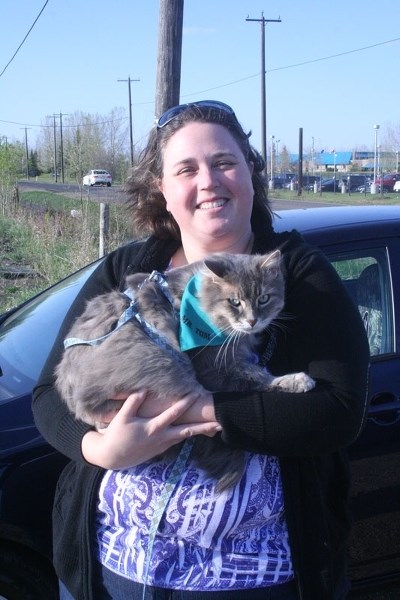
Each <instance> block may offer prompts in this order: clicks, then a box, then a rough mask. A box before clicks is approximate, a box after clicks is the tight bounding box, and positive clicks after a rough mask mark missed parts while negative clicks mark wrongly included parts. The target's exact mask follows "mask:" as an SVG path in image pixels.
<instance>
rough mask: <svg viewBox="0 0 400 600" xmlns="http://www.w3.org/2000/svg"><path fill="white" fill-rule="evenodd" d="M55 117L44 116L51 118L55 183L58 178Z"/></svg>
mask: <svg viewBox="0 0 400 600" xmlns="http://www.w3.org/2000/svg"><path fill="white" fill-rule="evenodd" d="M56 117H57V115H54V114H53V115H52V117H50V116H48V117H46V118H47V119H51V118H53V143H54V150H53V163H54V181H55V182H56V183H57V180H58V176H57V130H56Z"/></svg>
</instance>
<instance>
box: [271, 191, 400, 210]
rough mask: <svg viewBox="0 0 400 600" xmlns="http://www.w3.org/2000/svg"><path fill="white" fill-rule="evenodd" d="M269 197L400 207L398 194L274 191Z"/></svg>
mask: <svg viewBox="0 0 400 600" xmlns="http://www.w3.org/2000/svg"><path fill="white" fill-rule="evenodd" d="M269 196H270V197H271V198H273V199H275V200H305V201H307V202H316V203H317V202H323V203H324V204H341V205H362V206H368V205H373V204H396V205H400V194H395V193H391V194H368V193H367V194H360V193H356V192H352V193H351V194H349V193H346V194H342V193H339V192H338V193H336V194H334V193H333V192H322V193H321V192H318V193H316V194H315V193H314V192H310V191H304V190H303V191H302V193H301V195H300V196H299V195H298V193H297V192H296V191H291V190H286V189H284V190H274V191H273V192H269Z"/></svg>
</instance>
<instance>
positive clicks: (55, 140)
mask: <svg viewBox="0 0 400 600" xmlns="http://www.w3.org/2000/svg"><path fill="white" fill-rule="evenodd" d="M53 137H54V176H55V178H56V179H55V181H56V183H57V179H58V178H57V132H56V115H53Z"/></svg>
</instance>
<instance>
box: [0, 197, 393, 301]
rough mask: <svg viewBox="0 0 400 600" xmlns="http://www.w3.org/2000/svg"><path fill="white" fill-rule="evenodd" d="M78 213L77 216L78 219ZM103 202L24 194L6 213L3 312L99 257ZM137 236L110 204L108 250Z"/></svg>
mask: <svg viewBox="0 0 400 600" xmlns="http://www.w3.org/2000/svg"><path fill="white" fill-rule="evenodd" d="M270 196H271V198H272V199H276V200H281V201H285V200H300V201H302V200H303V201H306V202H315V203H321V202H323V203H324V204H344V205H346V204H360V205H368V204H400V195H399V194H385V195H383V196H381V195H380V194H377V195H371V194H356V193H352V194H350V195H349V194H341V193H337V194H333V193H329V192H324V193H323V194H320V193H317V194H314V193H313V192H308V191H307V192H303V193H302V194H301V196H299V195H298V194H297V192H296V191H290V190H276V191H274V192H270ZM71 211H75V212H73V214H75V215H77V216H75V217H73V216H72V212H71ZM99 212H100V211H99V204H97V203H95V202H91V201H90V200H88V199H87V198H80V197H79V196H78V197H70V196H66V195H63V194H60V193H52V192H43V191H41V192H39V191H26V192H20V202H19V205H18V206H13V205H11V203H7V202H3V203H2V212H1V214H0V268H1V270H2V273H0V313H2V312H4V311H6V310H8V309H9V308H12V307H13V306H16V305H18V304H20V303H21V302H23V301H24V300H26V299H28V298H30V297H31V296H33V295H34V294H36V293H38V292H40V291H41V290H43V289H45V288H46V287H48V286H49V285H52V284H53V283H55V282H56V281H59V280H60V279H62V278H63V277H66V276H67V275H69V274H70V273H72V272H73V271H76V270H77V269H79V268H80V267H82V266H84V265H85V264H87V263H89V262H91V261H93V260H95V259H96V258H97V257H98V255H99ZM132 237H133V234H132V231H131V230H130V227H129V214H127V212H126V209H125V208H124V207H123V206H121V205H118V204H111V205H110V233H109V242H108V249H109V250H113V249H114V248H116V247H118V246H120V245H121V244H123V243H124V242H126V241H127V240H129V239H131V238H132Z"/></svg>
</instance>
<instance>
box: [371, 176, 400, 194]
mask: <svg viewBox="0 0 400 600" xmlns="http://www.w3.org/2000/svg"><path fill="white" fill-rule="evenodd" d="M397 181H400V173H386V174H385V175H383V176H382V177H378V178H377V179H375V183H376V185H377V186H378V190H379V191H380V190H381V189H382V191H383V192H385V193H387V192H389V193H390V192H393V187H394V184H395V183H396V182H397Z"/></svg>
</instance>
